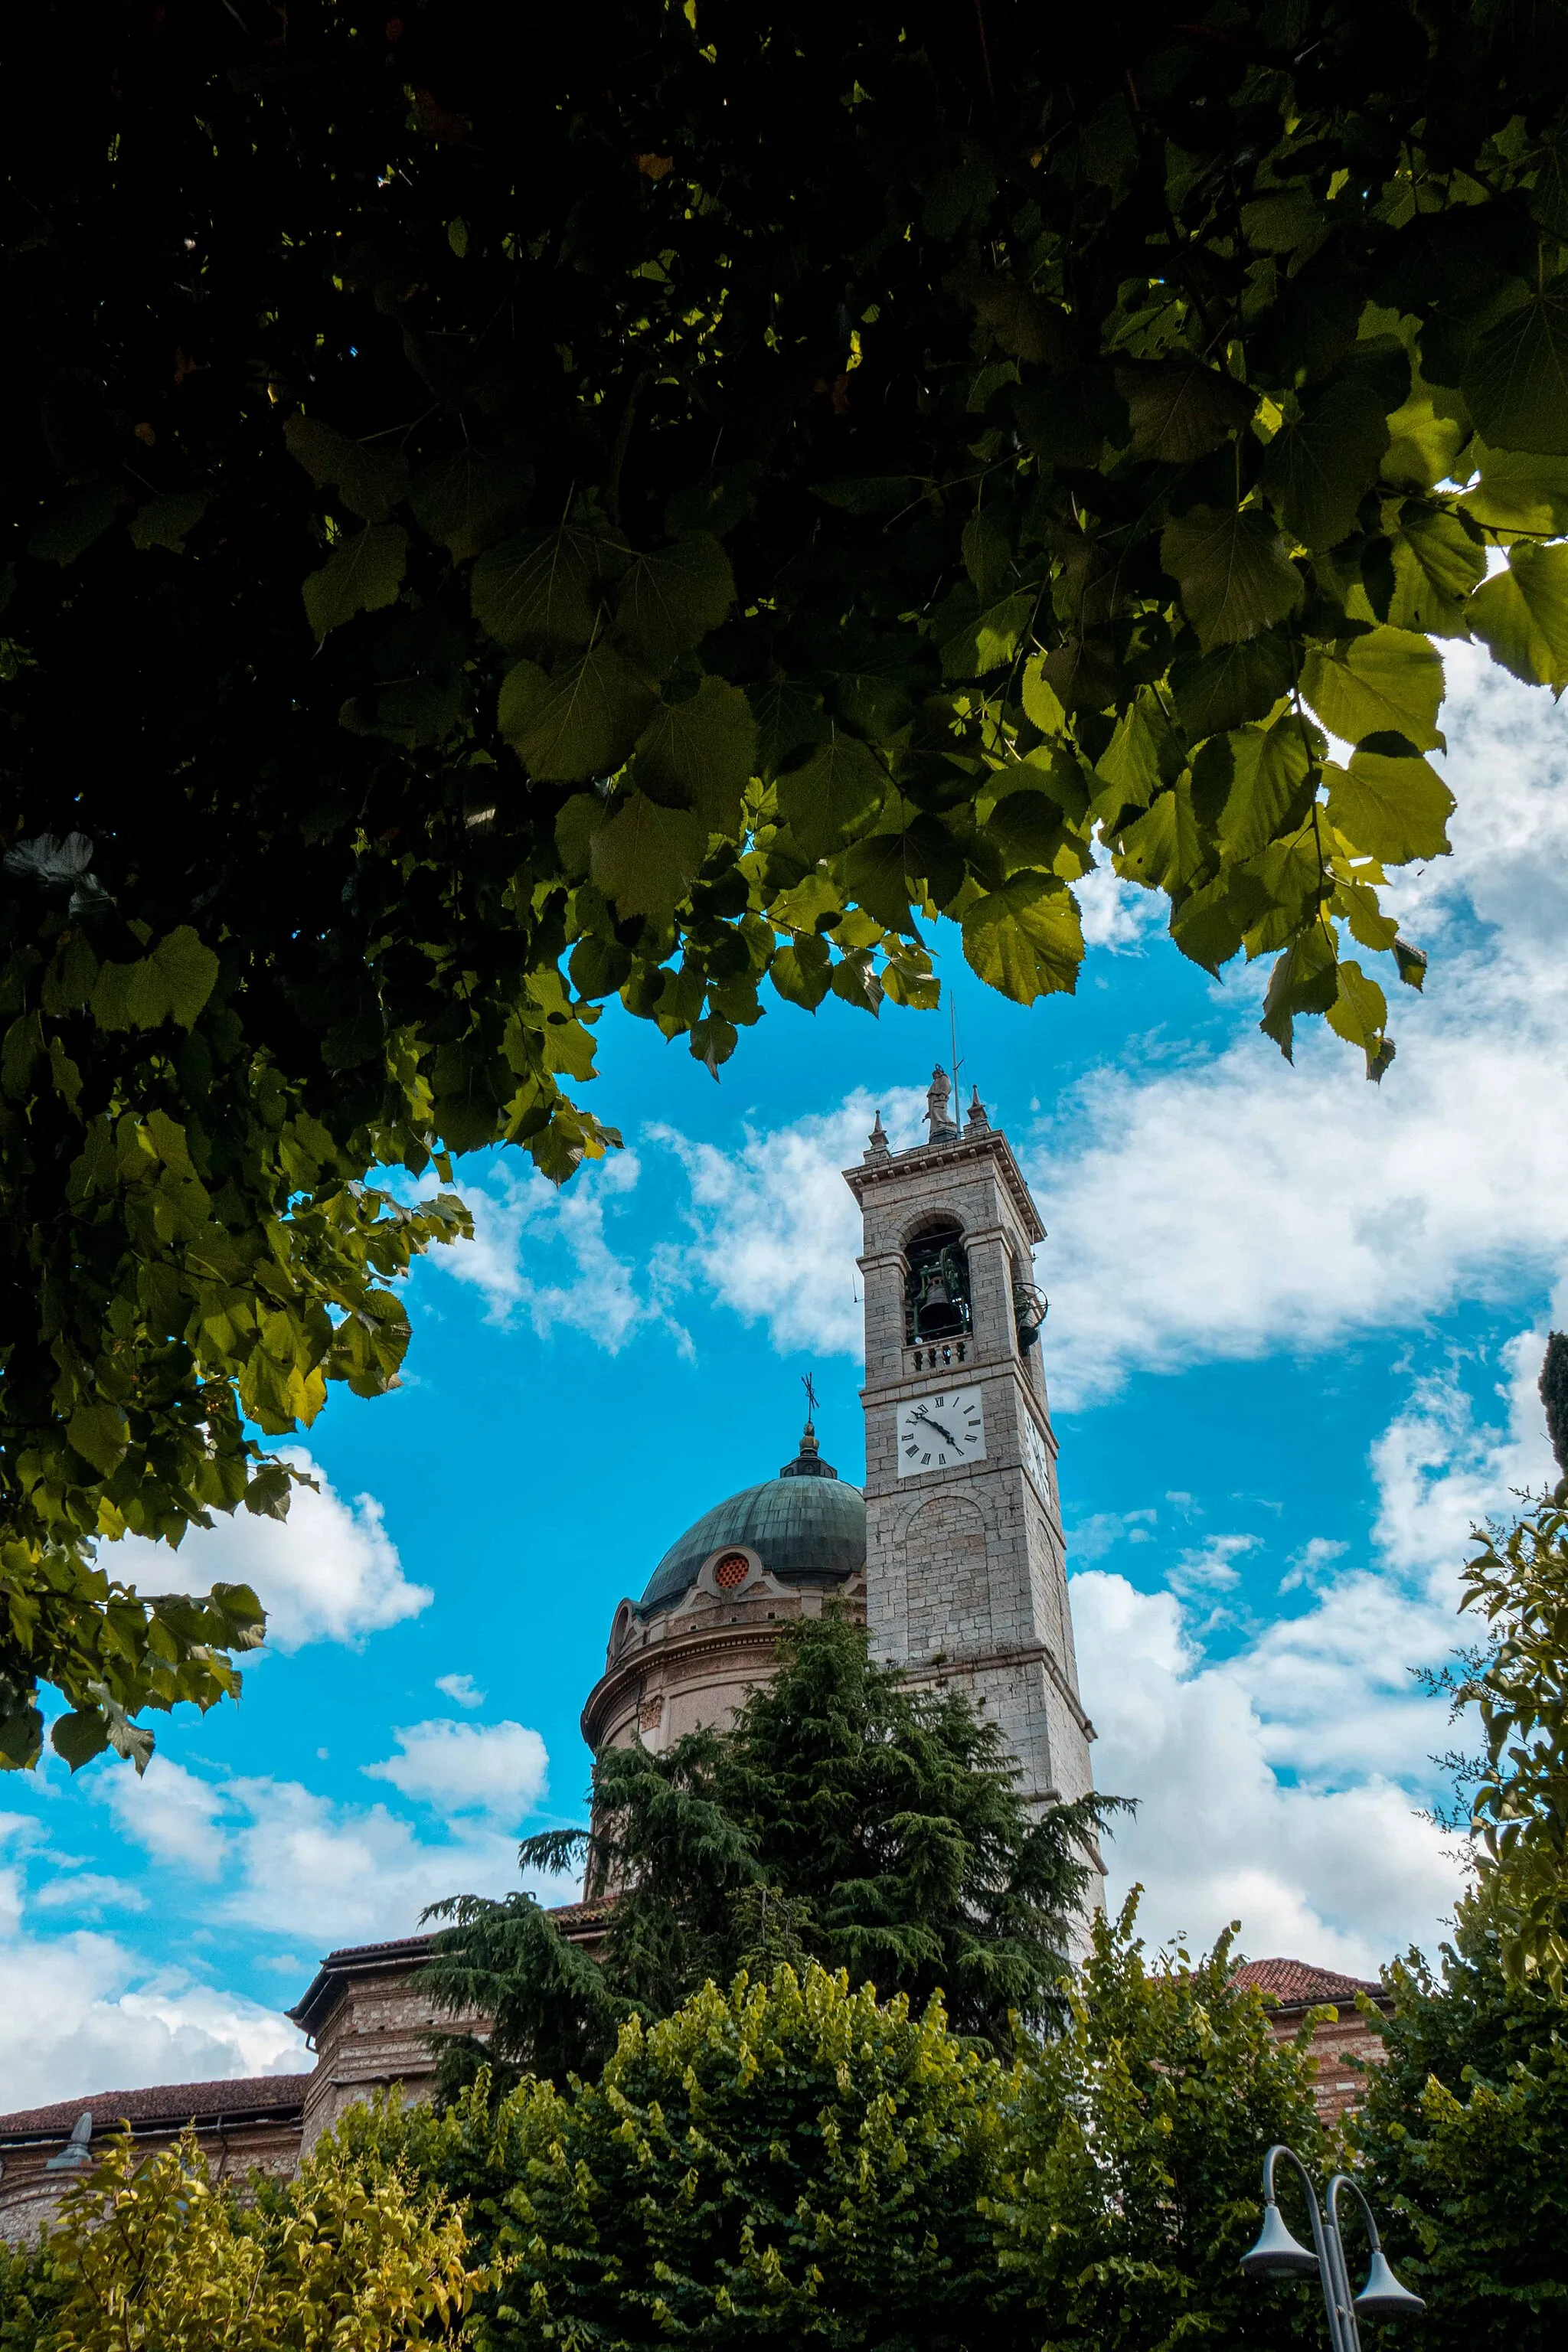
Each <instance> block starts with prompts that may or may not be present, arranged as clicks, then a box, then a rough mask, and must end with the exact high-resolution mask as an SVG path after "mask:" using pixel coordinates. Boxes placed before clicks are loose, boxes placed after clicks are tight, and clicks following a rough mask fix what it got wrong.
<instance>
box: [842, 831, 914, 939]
mask: <svg viewBox="0 0 1568 2352" xmlns="http://www.w3.org/2000/svg"><path fill="white" fill-rule="evenodd" d="M834 871H835V873H836V874H837V877H838V878H839V880H840V883H841V884H842V887H843V888H844V891H845V893H846V895H847V897H850V898H853V899H854V900H855V903H856V904H857V905H858V906H860V907H864V908H865V909H866V912H867V913H868V915H875V917H876V918H877V920H878V921H879V923H884V924H886V926H887V928H888V929H889V930H890V931H907V930H908V929H910V900H911V899H912V898H915V897H916V896H917V895H918V892H919V885H920V882H921V878H922V877H921V876H920V875H919V874H918V873H916V872H915V871H914V869H913V868H912V866H910V838H909V835H908V834H907V833H906V832H905V830H904V828H903V827H902V826H901V825H900V827H899V828H898V829H897V830H896V831H894V832H890V833H868V834H865V835H862V836H861V838H860V839H859V840H858V842H856V843H855V844H854V845H853V847H852V848H850V849H847V851H846V852H845V853H844V855H843V856H841V857H839V858H838V859H837V860H836V861H835V866H834Z"/></svg>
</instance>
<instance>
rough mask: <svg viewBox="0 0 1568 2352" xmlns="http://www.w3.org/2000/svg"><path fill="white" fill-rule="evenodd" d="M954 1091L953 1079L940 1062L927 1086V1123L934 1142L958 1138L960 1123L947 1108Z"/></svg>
mask: <svg viewBox="0 0 1568 2352" xmlns="http://www.w3.org/2000/svg"><path fill="white" fill-rule="evenodd" d="M951 1096H952V1079H951V1078H950V1077H949V1076H948V1075H947V1072H946V1071H945V1070H944V1069H943V1068H942V1064H941V1063H940V1062H939V1063H938V1064H937V1066H936V1067H935V1069H934V1070H933V1071H932V1072H931V1084H930V1086H929V1087H927V1088H926V1125H927V1127H928V1128H929V1129H931V1134H930V1138H929V1140H930V1141H931V1142H932V1143H953V1142H956V1141H957V1139H958V1123H957V1121H956V1120H955V1119H954V1118H952V1114H951V1113H950V1111H949V1110H948V1108H947V1106H948V1101H949V1098H950V1097H951Z"/></svg>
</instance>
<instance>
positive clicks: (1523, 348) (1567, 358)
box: [1463, 277, 1568, 457]
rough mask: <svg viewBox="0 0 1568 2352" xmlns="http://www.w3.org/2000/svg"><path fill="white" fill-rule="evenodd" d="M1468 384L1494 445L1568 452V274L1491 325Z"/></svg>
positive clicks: (1470, 402) (1478, 423)
mask: <svg viewBox="0 0 1568 2352" xmlns="http://www.w3.org/2000/svg"><path fill="white" fill-rule="evenodd" d="M1463 390H1464V394H1465V402H1466V405H1467V406H1468V409H1469V412H1470V416H1471V419H1472V421H1473V422H1474V425H1475V428H1476V431H1477V432H1478V433H1479V434H1480V435H1481V436H1482V438H1483V439H1484V440H1485V441H1486V442H1487V443H1488V445H1489V446H1490V447H1492V448H1494V449H1528V450H1530V451H1531V452H1532V453H1533V454H1535V455H1538V456H1544V457H1568V277H1563V278H1552V279H1551V280H1550V281H1549V282H1548V284H1546V285H1545V286H1543V287H1542V289H1541V291H1540V292H1539V293H1538V294H1535V295H1533V296H1532V297H1531V299H1530V300H1529V301H1528V302H1525V303H1523V304H1522V305H1521V307H1520V309H1518V310H1509V311H1506V312H1505V313H1504V315H1503V316H1502V317H1501V318H1500V320H1498V321H1497V324H1496V325H1495V326H1492V327H1489V328H1488V329H1487V331H1486V333H1485V334H1484V335H1482V337H1481V338H1480V340H1479V342H1478V343H1477V345H1476V348H1475V350H1474V352H1472V353H1471V355H1470V360H1469V364H1468V367H1467V368H1466V370H1465V373H1464V379H1463Z"/></svg>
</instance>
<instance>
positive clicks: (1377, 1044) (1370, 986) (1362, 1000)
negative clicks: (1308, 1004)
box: [1328, 963, 1394, 1081]
mask: <svg viewBox="0 0 1568 2352" xmlns="http://www.w3.org/2000/svg"><path fill="white" fill-rule="evenodd" d="M1328 1021H1329V1026H1330V1028H1331V1030H1332V1031H1333V1032H1334V1034H1335V1035H1336V1036H1337V1037H1342V1038H1343V1039H1344V1040H1345V1042H1346V1044H1347V1045H1359V1046H1360V1047H1361V1049H1362V1052H1363V1054H1364V1055H1366V1074H1367V1076H1368V1077H1369V1078H1372V1079H1373V1080H1374V1081H1375V1080H1379V1079H1381V1078H1382V1076H1383V1074H1384V1070H1386V1069H1387V1067H1388V1066H1389V1064H1390V1063H1391V1062H1392V1061H1393V1059H1394V1048H1393V1046H1392V1045H1390V1044H1389V1042H1388V1039H1387V1037H1386V1036H1385V1035H1384V1031H1385V1029H1386V1027H1387V1024H1388V999H1387V997H1386V996H1384V992H1383V991H1382V989H1381V988H1380V987H1379V986H1378V984H1377V982H1376V981H1375V980H1369V979H1368V977H1367V975H1366V973H1365V972H1364V971H1363V970H1362V968H1361V966H1360V964H1359V963H1342V964H1341V965H1340V967H1339V973H1338V987H1337V990H1336V992H1335V996H1334V1001H1333V1003H1331V1005H1330V1006H1329V1008H1328Z"/></svg>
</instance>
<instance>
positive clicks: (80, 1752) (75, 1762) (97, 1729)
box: [49, 1709, 109, 1772]
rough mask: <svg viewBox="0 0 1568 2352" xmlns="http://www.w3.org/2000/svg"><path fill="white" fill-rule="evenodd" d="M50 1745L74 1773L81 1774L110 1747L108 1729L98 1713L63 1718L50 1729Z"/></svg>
mask: <svg viewBox="0 0 1568 2352" xmlns="http://www.w3.org/2000/svg"><path fill="white" fill-rule="evenodd" d="M49 1745H50V1747H51V1748H53V1749H54V1751H55V1753H56V1755H57V1756H62V1757H64V1759H65V1760H66V1762H67V1763H68V1765H69V1766H70V1769H71V1770H72V1771H73V1772H79V1770H80V1769H81V1768H82V1766H83V1765H84V1764H90V1763H91V1761H92V1759H93V1758H94V1757H95V1756H101V1755H102V1753H103V1751H104V1749H105V1748H107V1747H108V1745H109V1726H108V1724H107V1723H106V1722H105V1721H104V1719H103V1717H102V1716H101V1715H100V1714H98V1713H97V1712H96V1711H95V1710H90V1709H88V1710H83V1711H80V1712H79V1713H77V1714H75V1715H62V1716H60V1717H58V1718H57V1719H56V1721H55V1722H54V1723H52V1724H51V1725H50V1727H49Z"/></svg>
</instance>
